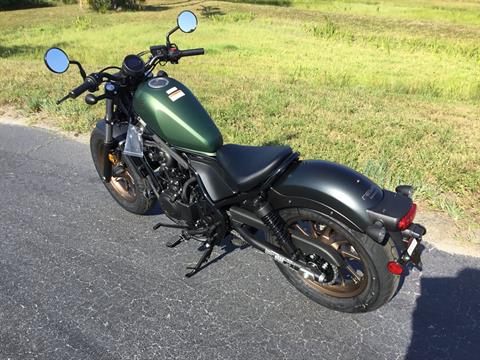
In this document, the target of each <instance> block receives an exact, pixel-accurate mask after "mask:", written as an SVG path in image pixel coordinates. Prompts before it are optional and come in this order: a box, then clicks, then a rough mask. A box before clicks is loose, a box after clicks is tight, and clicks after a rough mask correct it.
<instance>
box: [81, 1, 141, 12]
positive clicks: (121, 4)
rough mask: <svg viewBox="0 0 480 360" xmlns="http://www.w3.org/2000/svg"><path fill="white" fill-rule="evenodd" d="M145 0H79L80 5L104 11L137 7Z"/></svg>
mask: <svg viewBox="0 0 480 360" xmlns="http://www.w3.org/2000/svg"><path fill="white" fill-rule="evenodd" d="M142 2H145V0H81V1H80V5H88V6H89V7H90V8H92V9H93V10H95V11H100V12H105V11H107V10H116V9H137V8H139V7H140V3H142Z"/></svg>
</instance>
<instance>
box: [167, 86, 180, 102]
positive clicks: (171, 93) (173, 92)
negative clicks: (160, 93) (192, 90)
mask: <svg viewBox="0 0 480 360" xmlns="http://www.w3.org/2000/svg"><path fill="white" fill-rule="evenodd" d="M166 93H167V95H168V98H169V99H170V100H172V101H173V102H175V101H177V100H178V99H180V98H181V97H184V96H185V93H184V92H183V91H182V90H179V89H177V87H176V86H174V87H172V88H170V89H168V90H167V91H166Z"/></svg>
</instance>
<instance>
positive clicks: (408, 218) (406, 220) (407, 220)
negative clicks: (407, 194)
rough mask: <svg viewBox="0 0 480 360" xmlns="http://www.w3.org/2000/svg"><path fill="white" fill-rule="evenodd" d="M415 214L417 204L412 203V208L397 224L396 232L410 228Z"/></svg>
mask: <svg viewBox="0 0 480 360" xmlns="http://www.w3.org/2000/svg"><path fill="white" fill-rule="evenodd" d="M416 213H417V204H415V203H413V204H412V207H411V208H410V210H408V212H407V213H406V214H405V216H404V217H402V218H401V219H400V221H399V222H398V225H397V227H398V230H405V229H406V228H408V227H409V226H410V224H411V223H412V222H413V219H415V214H416Z"/></svg>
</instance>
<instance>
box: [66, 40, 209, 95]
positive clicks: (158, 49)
mask: <svg viewBox="0 0 480 360" xmlns="http://www.w3.org/2000/svg"><path fill="white" fill-rule="evenodd" d="M172 45H173V44H172ZM150 52H151V53H152V55H153V57H152V58H151V59H150V61H149V62H148V63H147V64H146V65H147V66H146V69H145V70H147V71H151V70H152V69H153V68H154V67H155V65H156V64H158V61H160V62H161V61H169V62H171V63H173V64H176V63H178V60H179V59H180V58H182V57H184V56H197V55H203V54H205V50H204V49H203V48H198V49H188V50H178V48H177V47H176V46H175V45H173V47H170V48H167V47H166V46H165V45H159V46H152V47H150ZM142 54H143V53H142ZM104 70H105V69H104ZM124 76H125V74H122V72H120V73H117V74H109V73H106V72H103V70H102V72H100V73H92V74H90V75H89V76H87V77H86V78H85V80H84V82H83V84H81V85H80V86H77V87H76V88H75V89H73V90H71V91H70V92H69V93H68V94H67V95H66V96H65V97H63V98H62V99H60V100H58V101H57V105H58V104H60V103H62V102H63V101H65V100H67V99H76V98H77V97H79V96H80V95H82V94H83V93H84V92H86V91H90V92H94V91H97V90H98V87H99V86H100V84H101V83H102V81H103V80H104V78H106V79H108V80H111V81H118V80H120V79H122V78H124Z"/></svg>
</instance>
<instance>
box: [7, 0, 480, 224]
mask: <svg viewBox="0 0 480 360" xmlns="http://www.w3.org/2000/svg"><path fill="white" fill-rule="evenodd" d="M247 2H248V3H247ZM262 2H263V3H269V4H273V3H277V4H280V5H283V6H271V5H261V4H254V3H262ZM184 8H189V9H192V10H194V11H195V12H196V13H197V14H198V16H199V22H200V23H199V27H198V29H197V31H196V32H194V33H193V34H180V33H177V34H175V35H174V37H173V39H174V40H175V42H176V43H177V44H178V45H179V47H180V48H191V47H204V48H205V49H206V55H205V56H203V57H196V58H187V59H184V60H183V61H182V62H181V64H180V65H177V66H172V65H170V66H167V67H166V69H165V70H166V71H167V72H169V75H170V76H173V77H176V78H178V79H179V80H181V81H183V82H185V83H186V84H187V85H188V86H190V87H191V88H192V90H193V91H194V93H195V94H196V95H197V97H199V98H200V100H201V101H202V102H203V103H204V104H205V106H206V108H207V110H208V111H209V112H210V114H211V115H212V117H213V118H214V119H215V121H216V122H217V125H218V126H219V127H220V128H221V130H222V132H223V134H224V138H225V140H226V142H238V143H244V144H256V145H260V144H283V143H288V144H291V145H292V147H294V148H296V149H298V150H299V151H300V152H301V153H302V156H303V157H304V158H322V159H328V160H332V161H337V162H341V163H344V164H346V165H348V166H351V167H353V168H355V169H357V170H359V171H361V172H364V173H366V174H367V175H368V176H370V177H371V178H373V179H374V180H375V181H377V182H378V183H380V184H381V185H383V186H385V187H388V188H394V187H395V185H397V184H398V183H411V184H414V185H415V186H416V188H417V198H419V199H420V200H421V201H422V202H423V204H428V205H429V206H431V207H434V208H437V209H441V210H443V211H445V212H447V213H448V214H449V215H450V216H452V217H453V218H454V219H456V220H457V221H458V222H459V224H461V225H462V226H465V225H466V226H468V227H470V228H471V229H472V230H473V229H478V228H479V226H480V220H479V219H480V206H479V203H480V190H479V189H480V120H479V118H480V116H479V115H480V111H479V109H480V108H479V101H480V42H479V39H480V4H479V3H478V2H474V1H471V2H469V1H447V0H392V1H370V0H364V1H320V0H318V1H314V0H285V1H284V0H264V1H262V0H250V1H233V0H232V1H228V2H227V1H190V2H186V1H181V0H168V1H167V0H165V1H147V8H146V9H145V11H141V12H123V13H107V14H95V13H92V12H89V11H85V10H81V9H79V7H78V6H76V5H65V6H58V7H47V8H41V9H29V10H18V11H7V12H0V78H1V80H2V85H1V91H0V105H1V104H13V105H15V106H17V107H19V108H23V109H27V110H28V111H29V112H34V113H39V114H40V115H41V116H42V117H44V118H45V117H48V118H50V119H51V120H50V121H51V123H56V124H57V125H59V126H61V127H62V128H64V129H66V130H72V131H80V132H87V131H89V129H90V128H91V127H92V124H94V122H95V119H96V118H98V117H99V116H100V115H101V114H102V110H103V106H102V105H99V106H96V107H93V108H91V107H88V106H87V105H85V104H84V103H83V101H81V100H78V101H68V102H66V103H64V104H63V105H62V106H59V107H58V106H56V105H55V103H54V102H55V100H56V99H58V98H60V97H61V96H62V95H63V94H65V93H66V92H67V91H68V90H69V89H70V88H72V87H73V86H74V85H76V84H78V83H79V82H80V77H79V75H78V73H77V71H76V70H75V69H73V68H72V70H71V71H69V72H68V73H67V74H65V75H62V76H59V75H53V74H51V73H49V72H48V70H47V69H46V68H45V66H44V65H43V54H44V52H45V50H46V49H47V48H49V47H51V46H59V47H62V48H63V49H65V50H66V52H67V53H68V54H69V55H70V57H71V58H74V59H77V60H79V61H81V62H82V63H83V64H84V66H85V67H86V68H87V70H89V71H95V70H99V69H100V67H103V66H106V65H110V64H115V65H119V64H120V63H121V61H122V58H123V57H124V56H125V55H126V54H129V53H136V52H139V51H141V50H144V49H146V48H148V46H149V45H153V44H161V43H164V41H165V33H166V32H167V31H168V30H169V29H170V28H171V27H172V26H173V25H174V24H175V18H176V14H177V13H178V12H179V11H180V10H181V9H184Z"/></svg>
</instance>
